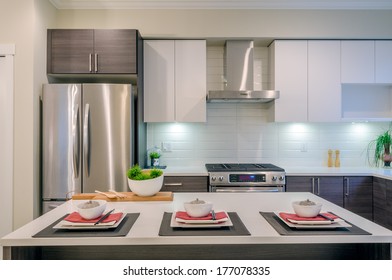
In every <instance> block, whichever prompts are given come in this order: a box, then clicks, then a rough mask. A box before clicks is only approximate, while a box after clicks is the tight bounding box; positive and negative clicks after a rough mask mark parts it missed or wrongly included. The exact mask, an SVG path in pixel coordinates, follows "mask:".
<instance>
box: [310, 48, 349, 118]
mask: <svg viewBox="0 0 392 280" xmlns="http://www.w3.org/2000/svg"><path fill="white" fill-rule="evenodd" d="M341 114H342V113H341V84H340V41H309V42H308V120H309V121H311V122H337V121H340V119H341Z"/></svg>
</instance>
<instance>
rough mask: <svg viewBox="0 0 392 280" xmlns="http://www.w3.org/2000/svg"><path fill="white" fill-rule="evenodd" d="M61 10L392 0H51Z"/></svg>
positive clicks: (363, 6)
mask: <svg viewBox="0 0 392 280" xmlns="http://www.w3.org/2000/svg"><path fill="white" fill-rule="evenodd" d="M50 2H52V4H53V5H54V6H55V7H56V8H58V9H355V10H374V9H379V10H385V9H388V10H390V9H392V0H243V1H241V0H237V1H234V0H199V1H194V0H171V1H166V0H115V1H113V0H50Z"/></svg>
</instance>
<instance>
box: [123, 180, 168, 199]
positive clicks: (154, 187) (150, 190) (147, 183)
mask: <svg viewBox="0 0 392 280" xmlns="http://www.w3.org/2000/svg"><path fill="white" fill-rule="evenodd" d="M162 185H163V175H161V176H159V177H157V178H154V179H149V180H131V179H129V178H128V186H129V189H130V190H131V191H132V192H133V193H134V194H136V195H138V196H153V195H155V194H157V193H158V192H159V191H160V190H161V188H162Z"/></svg>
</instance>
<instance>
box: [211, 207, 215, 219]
mask: <svg viewBox="0 0 392 280" xmlns="http://www.w3.org/2000/svg"><path fill="white" fill-rule="evenodd" d="M211 215H212V219H213V220H214V221H215V220H216V216H215V211H214V209H212V210H211Z"/></svg>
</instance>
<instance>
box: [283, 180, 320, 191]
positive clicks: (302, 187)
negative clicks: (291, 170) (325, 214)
mask: <svg viewBox="0 0 392 280" xmlns="http://www.w3.org/2000/svg"><path fill="white" fill-rule="evenodd" d="M313 186H314V178H313V177H307V176H305V177H303V176H298V177H297V176H286V191H287V192H311V193H313V191H314V187H313Z"/></svg>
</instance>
